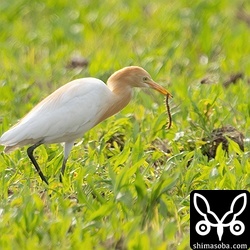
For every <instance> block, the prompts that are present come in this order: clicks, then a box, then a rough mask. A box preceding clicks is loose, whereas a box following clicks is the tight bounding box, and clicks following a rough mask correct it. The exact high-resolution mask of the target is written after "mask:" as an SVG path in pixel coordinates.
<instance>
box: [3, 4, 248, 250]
mask: <svg viewBox="0 0 250 250" xmlns="http://www.w3.org/2000/svg"><path fill="white" fill-rule="evenodd" d="M0 13H1V14H0V30H1V33H0V44H1V50H0V55H1V60H0V68H1V79H0V134H2V133H3V132H4V131H6V130H7V129H8V128H9V127H10V126H11V125H13V124H14V123H15V122H16V121H17V120H18V119H20V118H21V117H22V116H23V115H25V114H26V113H27V112H28V111H29V110H30V109H31V108H32V107H33V106H34V105H35V104H37V103H38V102H39V101H40V100H41V99H42V98H44V97H46V96H47V95H48V94H50V93H51V92H53V91H54V90H55V89H57V88H58V87H59V86H61V85H63V84H65V83H67V82H68V81H70V80H72V79H76V78H81V77H85V76H93V77H97V78H100V79H102V80H104V81H106V80H107V78H108V77H109V75H110V74H112V73H113V72H114V71H116V70H118V69H120V68H122V67H124V66H128V65H138V66H141V67H144V68H145V69H146V70H147V71H148V72H149V73H150V74H151V75H152V77H153V79H154V80H155V81H156V82H158V83H159V84H161V85H162V86H164V87H166V88H167V89H168V90H169V91H170V92H171V93H172V94H173V96H174V98H173V99H172V100H171V103H170V106H171V111H172V115H173V126H172V128H171V129H170V130H166V129H165V125H166V123H167V115H166V113H165V110H166V108H165V105H164V97H163V96H161V95H160V94H159V93H158V92H155V91H149V92H147V93H145V92H143V91H137V90H136V91H135V93H134V98H133V101H132V102H131V103H130V104H129V105H128V106H127V107H126V108H125V109H124V110H123V111H122V112H120V113H119V114H117V115H116V116H114V117H111V118H109V119H108V120H106V121H104V122H103V123H101V124H100V125H98V126H96V127H95V128H94V129H92V130H91V131H89V132H88V133H86V134H85V135H84V137H83V138H82V140H79V141H78V142H77V145H76V146H75V147H74V148H73V150H72V152H71V156H70V158H69V160H68V168H67V169H66V177H65V181H64V184H63V185H62V184H61V183H60V182H59V181H58V179H59V178H58V177H59V171H60V167H61V163H62V146H61V145H49V146H41V147H40V148H39V149H37V151H36V156H37V158H38V162H39V163H40V165H41V167H42V170H43V171H44V173H45V175H46V176H48V177H49V182H50V185H49V186H48V187H47V186H46V184H44V183H42V182H41V180H40V178H39V176H38V174H37V173H36V172H35V170H34V167H33V166H32V165H31V162H30V161H29V159H28V157H27V155H26V148H22V149H19V150H16V151H14V152H12V153H10V154H9V155H6V154H4V153H0V190H1V192H0V249H4V250H8V249H46V250H47V249H51V250H56V249H60V250H64V249H119V250H120V249H144V250H147V249H158V250H160V249H162V250H163V249H180V250H181V249H189V196H190V192H191V191H192V190H194V189H247V190H250V161H249V154H248V152H249V151H250V144H249V140H246V142H245V152H242V151H241V150H239V147H238V146H237V145H236V144H235V143H234V142H232V141H230V142H229V153H228V155H225V153H224V151H223V150H222V147H221V146H219V147H218V149H217V154H216V157H215V158H214V159H210V160H209V159H208V157H207V156H204V155H203V154H202V150H201V146H202V144H203V143H204V142H203V141H202V138H204V137H206V136H208V135H209V133H211V131H212V130H213V129H215V128H219V127H222V126H224V125H231V126H234V127H235V128H236V129H238V130H239V131H241V132H242V133H243V135H244V136H245V138H249V137H250V129H249V128H250V118H249V114H250V94H249V93H250V43H249V36H250V21H249V20H250V17H249V15H250V4H249V1H247V0H245V1H227V0H220V1H214V0H204V1H185V0H178V1H166V0H158V1H153V2H152V3H149V2H148V1H143V0H139V1H134V0H128V1H121V0H119V1H115V0H110V1H99V0H91V1H90V0H86V1H80V0H72V1H66V0H60V1H49V0H45V1H37V0H35V1H34V0H32V1H31V0H18V1H14V0H10V1H9V0H3V1H2V2H1V4H0ZM76 56H77V57H79V56H81V57H84V58H86V60H87V62H88V65H87V66H83V67H72V66H71V67H70V65H71V64H72V59H74V58H75V57H76ZM235 74H239V75H238V76H239V77H238V78H237V80H235V84H230V83H232V82H233V80H234V79H233V77H234V75H235ZM201 82H202V83H205V84H201ZM224 85H228V86H227V87H225V86H224ZM0 150H1V152H2V150H3V147H1V148H0Z"/></svg>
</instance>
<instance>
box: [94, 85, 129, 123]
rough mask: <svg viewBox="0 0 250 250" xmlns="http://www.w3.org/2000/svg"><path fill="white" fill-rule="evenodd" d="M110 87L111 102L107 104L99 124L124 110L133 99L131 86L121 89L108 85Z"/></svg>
mask: <svg viewBox="0 0 250 250" xmlns="http://www.w3.org/2000/svg"><path fill="white" fill-rule="evenodd" d="M108 87H109V89H110V100H109V102H108V103H107V108H106V110H105V112H104V113H103V114H102V116H101V117H100V119H99V120H98V122H97V123H99V122H101V121H103V120H105V119H107V118H108V117H110V116H112V115H114V114H116V113H117V112H119V111H120V110H122V109H123V108H124V107H126V106H127V105H128V103H129V102H130V100H131V98H132V88H131V87H130V86H124V88H122V89H121V88H115V86H114V85H109V84H108Z"/></svg>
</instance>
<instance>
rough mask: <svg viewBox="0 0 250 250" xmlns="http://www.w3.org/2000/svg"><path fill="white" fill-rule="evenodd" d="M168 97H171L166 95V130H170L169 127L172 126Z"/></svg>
mask: <svg viewBox="0 0 250 250" xmlns="http://www.w3.org/2000/svg"><path fill="white" fill-rule="evenodd" d="M169 97H171V96H170V95H169V94H167V95H166V100H165V104H166V109H167V115H168V121H167V124H166V129H170V128H171V126H172V115H171V112H170V107H169V103H168V101H169V100H168V99H169Z"/></svg>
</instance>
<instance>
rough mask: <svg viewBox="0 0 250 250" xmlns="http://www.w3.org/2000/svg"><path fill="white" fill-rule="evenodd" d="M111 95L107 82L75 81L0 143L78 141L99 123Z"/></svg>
mask: <svg viewBox="0 0 250 250" xmlns="http://www.w3.org/2000/svg"><path fill="white" fill-rule="evenodd" d="M111 95H112V93H111V91H110V90H109V89H108V87H107V86H106V85H105V83H103V82H102V81H100V80H98V79H95V78H83V79H78V80H75V81H72V82H70V83H68V84H66V85H64V86H62V87H61V88H59V89H58V90H56V91H55V92H53V93H52V94H51V95H49V96H48V97H47V98H45V99H44V100H43V101H42V102H40V103H39V104H38V105H37V106H36V107H34V108H33V109H32V110H31V111H30V112H29V113H28V114H27V115H26V116H25V117H24V118H23V119H22V120H20V122H19V123H17V124H16V125H15V126H13V127H12V128H11V129H10V130H8V131H7V132H6V133H4V134H3V135H2V137H1V138H0V144H2V145H5V146H9V147H10V146H14V145H17V146H22V145H25V144H29V143H35V142H37V141H40V140H43V142H45V143H46V142H48V143H53V142H63V141H67V140H68V139H69V137H71V140H72V139H76V138H77V137H79V136H81V135H82V134H83V133H84V132H86V131H87V130H89V129H90V128H91V127H93V126H94V125H95V124H96V120H97V119H98V117H99V116H101V115H102V112H105V104H107V102H108V101H109V100H110V96H111ZM72 137H75V138H72Z"/></svg>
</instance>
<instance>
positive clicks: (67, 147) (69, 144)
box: [60, 142, 74, 182]
mask: <svg viewBox="0 0 250 250" xmlns="http://www.w3.org/2000/svg"><path fill="white" fill-rule="evenodd" d="M73 146H74V142H65V144H64V158H63V164H62V168H61V174H60V182H62V176H63V175H64V172H65V168H66V163H67V160H68V157H69V153H70V151H71V149H72V147H73Z"/></svg>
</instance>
